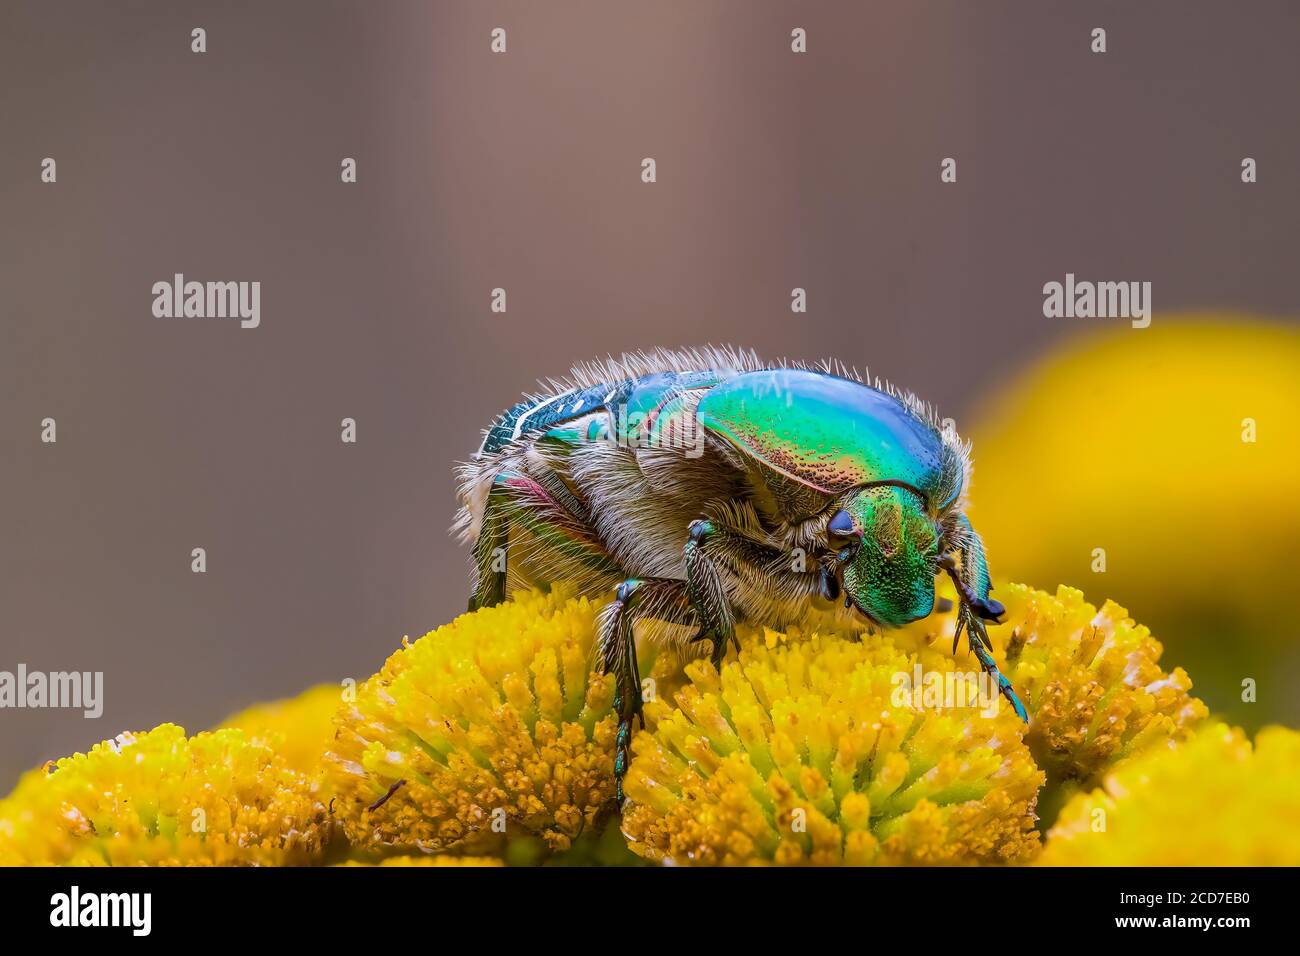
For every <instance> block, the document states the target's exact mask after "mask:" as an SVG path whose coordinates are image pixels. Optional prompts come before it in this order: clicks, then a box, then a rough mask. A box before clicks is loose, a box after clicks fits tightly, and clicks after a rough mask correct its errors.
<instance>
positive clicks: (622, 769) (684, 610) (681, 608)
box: [599, 578, 697, 804]
mask: <svg viewBox="0 0 1300 956" xmlns="http://www.w3.org/2000/svg"><path fill="white" fill-rule="evenodd" d="M643 618H656V619H659V620H663V621H667V622H669V623H671V624H686V625H691V624H694V623H695V622H696V620H697V617H696V615H695V612H694V611H692V609H691V607H690V602H689V601H688V599H687V597H686V587H685V585H684V584H683V583H682V582H681V581H674V580H669V579H664V578H652V579H646V580H640V579H637V578H628V579H627V580H626V581H624V582H623V583H622V584H620V585H619V586H618V588H617V590H616V591H615V592H614V600H613V601H612V602H610V603H609V604H607V605H605V608H604V609H603V610H602V611H601V615H600V622H599V641H600V643H599V647H600V656H601V668H602V669H601V673H603V674H613V675H614V710H615V712H616V713H617V714H618V735H617V737H616V738H615V739H616V751H615V756H614V778H615V780H616V787H617V797H618V802H619V803H620V804H622V802H623V776H624V775H625V774H626V773H627V768H628V763H629V761H630V759H631V744H632V721H633V719H634V718H635V719H639V720H640V721H641V726H642V727H643V728H644V727H645V715H644V714H643V712H642V704H643V701H642V699H641V672H640V669H639V668H638V666H637V660H636V634H635V628H634V626H635V624H636V622H637V621H639V620H641V619H643Z"/></svg>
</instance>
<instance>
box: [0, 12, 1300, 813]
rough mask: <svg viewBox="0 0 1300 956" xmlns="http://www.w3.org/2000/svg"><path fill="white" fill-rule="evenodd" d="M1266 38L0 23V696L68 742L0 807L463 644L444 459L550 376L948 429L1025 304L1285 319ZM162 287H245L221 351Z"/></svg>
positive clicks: (3, 778)
mask: <svg viewBox="0 0 1300 956" xmlns="http://www.w3.org/2000/svg"><path fill="white" fill-rule="evenodd" d="M195 26H202V27H204V28H205V29H206V30H207V42H208V52H207V53H206V54H203V55H196V54H193V53H191V52H190V30H191V28H193V27H195ZM497 26H501V27H504V28H505V29H506V30H507V31H508V53H506V54H505V55H493V54H492V53H491V52H490V50H489V32H490V31H491V30H492V28H494V27H497ZM796 26H799V27H803V28H805V29H806V30H807V34H808V47H809V52H808V53H807V54H806V55H794V54H792V53H791V52H790V30H791V29H792V28H793V27H796ZM1094 26H1102V27H1104V28H1106V30H1107V32H1108V46H1109V50H1108V52H1107V53H1106V54H1104V55H1100V56H1098V55H1094V54H1092V53H1091V52H1090V51H1089V31H1090V29H1091V28H1092V27H1094ZM1297 39H1300V7H1297V6H1296V5H1295V4H1293V3H1285V2H1278V3H1262V2H1260V3H1251V4H1249V5H1244V6H1240V5H1239V6H1233V5H1229V4H1224V3H1205V2H1187V0H1183V2H1172V0H1171V2H1152V3H1143V4H1140V5H1132V4H1124V3H1089V4H1069V5H1067V4H1040V3H1034V2H1028V0H1026V2H1017V3H978V4H976V3H967V2H951V3H906V2H894V3H803V4H797V5H796V4H793V3H786V2H776V0H770V2H769V0H733V2H708V3H703V2H700V3H688V2H656V3H632V2H603V0H602V2H596V0H592V2H581V3H576V2H558V0H557V2H546V3H538V2H535V0H534V2H519V3H489V2H461V3H449V2H437V3H393V2H383V3H347V4H340V3H319V2H277V3H273V4H268V3H260V4H255V3H248V4H235V3H232V4H222V5H220V6H217V5H211V6H204V5H200V4H191V3H161V2H156V3H115V4H100V3H14V2H12V0H9V2H6V3H5V4H4V5H3V7H2V8H0V321H2V325H0V394H2V399H0V449H3V459H2V461H0V542H2V543H0V549H2V550H0V560H2V562H3V563H2V564H0V614H2V616H0V669H5V670H13V669H14V668H15V667H16V665H17V664H18V663H19V662H24V663H26V664H27V665H28V667H29V668H32V669H37V670H45V671H50V670H62V669H76V670H92V671H93V670H102V671H104V672H105V684H106V687H105V697H106V705H105V711H104V715H103V717H102V719H100V720H98V721H87V720H84V719H83V718H82V717H81V716H80V714H79V713H75V712H68V711H54V710H45V711H28V710H24V711H14V710H6V711H0V792H3V791H6V790H8V788H9V786H10V784H11V782H12V780H13V779H14V777H15V776H16V774H17V773H18V771H19V770H21V769H23V768H25V767H29V766H32V765H34V764H36V763H38V762H40V761H41V760H43V759H46V758H47V757H53V756H59V755H62V754H64V753H67V752H70V751H73V750H77V749H84V748H85V747H86V746H87V745H89V744H90V743H93V742H94V741H96V740H99V739H101V738H103V737H106V736H111V735H113V734H115V733H117V732H118V731H120V730H122V729H125V728H146V727H150V726H153V725H155V724H157V723H159V722H161V721H164V720H172V721H175V722H177V723H181V724H183V725H185V726H186V727H187V728H189V729H191V730H197V729H199V728H201V727H203V726H205V725H207V724H210V723H212V722H214V721H216V720H218V719H219V718H221V717H222V716H223V715H225V714H226V713H228V712H230V711H232V710H234V709H236V708H238V707H241V706H243V705H246V704H248V703H250V702H253V701H256V700H259V699H265V698H270V697H275V696H280V695H285V694H289V693H292V692H294V691H296V690H298V689H300V688H302V687H304V686H306V685H308V684H310V683H312V682H315V681H320V680H337V679H339V678H341V677H344V676H353V677H356V678H358V679H361V678H364V677H365V676H366V675H368V674H369V673H371V672H372V671H373V670H375V668H376V667H377V666H378V665H379V663H380V662H381V661H382V659H383V657H384V656H385V655H386V654H387V653H388V652H389V651H390V650H392V649H393V648H395V647H396V646H397V643H398V641H399V640H400V638H401V636H402V635H403V634H411V635H413V636H414V635H418V634H421V633H423V632H424V631H426V630H428V629H430V628H431V627H433V626H435V625H437V624H439V623H441V622H443V621H445V620H447V619H448V618H450V617H451V616H452V615H454V614H456V613H458V612H459V611H461V610H462V609H463V607H464V600H465V573H466V556H465V554H464V552H463V551H462V550H461V549H460V548H459V547H458V546H457V545H456V544H455V543H454V542H452V541H451V540H450V539H449V537H448V535H447V533H446V528H447V525H448V523H449V521H450V519H451V515H452V510H453V496H452V480H451V463H452V461H453V460H454V459H457V458H460V457H463V456H465V455H467V454H468V453H469V452H470V451H472V450H473V448H474V447H476V445H477V442H478V437H479V429H480V428H481V427H483V426H484V425H486V424H487V423H488V421H489V420H490V419H491V417H492V416H493V415H494V414H495V413H496V412H498V411H499V410H501V409H502V408H504V407H505V406H506V405H508V404H510V403H511V402H513V401H514V400H515V398H516V397H517V396H518V394H519V393H520V392H521V391H524V390H527V389H528V388H529V387H530V386H531V385H532V384H533V383H534V381H535V380H536V379H537V378H538V377H541V376H545V375H552V374H558V373H562V372H564V371H565V369H566V368H567V366H568V365H569V364H570V363H571V362H572V361H573V360H576V359H583V358H589V357H594V356H596V355H603V354H605V353H607V352H615V353H617V352H619V351H622V350H625V349H633V348H639V347H649V346H655V345H667V346H679V345H688V344H697V343H702V342H706V341H708V342H729V343H736V344H741V345H746V346H752V347H753V348H756V349H757V350H758V351H759V352H760V353H762V354H764V355H768V356H788V357H791V358H814V359H815V358H820V357H823V356H827V355H834V356H838V357H839V358H841V359H843V360H845V361H847V362H851V363H856V364H869V365H870V367H871V369H872V371H873V372H878V373H880V374H882V375H887V376H888V377H890V378H891V379H893V380H894V381H896V382H899V383H901V384H904V385H907V386H909V387H911V388H913V389H915V390H917V391H918V392H920V393H921V394H923V395H924V396H926V397H928V398H930V399H931V400H933V401H935V402H937V403H938V404H939V406H940V408H941V409H943V410H944V411H945V413H947V414H953V415H955V416H956V417H957V418H958V421H959V423H960V422H961V420H962V418H961V416H962V414H963V412H965V411H966V410H968V409H971V408H973V407H974V406H975V403H976V402H978V401H979V400H980V399H981V397H982V396H984V395H986V394H987V393H988V392H989V391H990V390H992V389H994V388H996V386H997V385H998V383H999V382H1000V381H1001V380H1002V379H1003V378H1004V377H1005V376H1007V375H1009V374H1011V373H1012V372H1014V371H1015V370H1016V369H1018V368H1019V367H1020V366H1021V365H1023V364H1024V363H1026V362H1028V361H1030V360H1031V359H1032V358H1033V357H1034V356H1035V355H1036V354H1038V353H1039V352H1040V351H1041V350H1043V349H1044V348H1047V347H1048V346H1050V345H1052V344H1053V343H1054V342H1057V341H1058V340H1060V339H1062V338H1063V337H1065V336H1067V335H1069V334H1071V333H1074V332H1078V331H1080V330H1082V329H1085V328H1088V327H1089V322H1088V320H1073V321H1072V320H1048V319H1045V318H1044V317H1043V315H1042V292H1041V289H1042V285H1043V283H1044V282H1047V281H1050V280H1054V279H1055V280H1061V279H1063V277H1064V274H1065V273H1066V272H1067V271H1073V272H1075V273H1076V274H1078V275H1079V276H1080V277H1081V278H1093V279H1112V280H1130V279H1131V280H1145V281H1150V282H1152V284H1153V288H1154V302H1155V309H1156V317H1155V323H1157V324H1159V323H1160V321H1161V319H1160V314H1161V312H1162V311H1168V310H1174V309H1185V308H1233V309H1238V310H1242V311H1247V312H1250V311H1254V312H1260V313H1265V314H1274V315H1288V314H1289V315H1297V314H1300V289H1298V288H1297V282H1296V262H1297V243H1296V235H1295V230H1296V224H1297V222H1300V190H1297V186H1296V175H1297V172H1298V171H1300V125H1297V123H1296V122H1295V109H1296V92H1297V90H1300V58H1297V56H1296V55H1295V50H1296V41H1297ZM47 156H49V157H54V158H55V159H56V160H57V162H58V182H57V184H55V185H48V184H43V183H41V182H40V163H41V160H42V159H43V158H44V157H47ZM345 156H352V157H355V158H356V159H357V161H358V166H359V182H358V183H357V184H356V185H343V184H342V183H340V181H339V163H340V161H341V159H342V158H343V157H345ZM646 156H652V157H654V158H655V159H656V161H657V163H658V182H657V183H655V184H653V185H644V184H642V183H641V181H640V176H639V174H640V162H641V159H642V158H643V157H646ZM947 156H952V157H955V158H956V159H957V161H958V182H957V183H956V184H954V185H945V184H942V183H940V181H939V164H940V161H941V160H942V159H943V158H944V157H947ZM1243 156H1253V157H1255V158H1256V159H1257V160H1258V162H1259V177H1260V179H1259V182H1258V183H1257V184H1255V185H1252V186H1248V187H1247V186H1244V185H1243V184H1242V183H1241V182H1240V178H1239V169H1240V162H1241V158H1242V157H1243ZM175 272H183V273H185V274H186V276H187V278H191V279H198V280H200V281H204V280H260V281H261V283H262V322H261V327H260V328H258V329H256V330H242V329H240V328H239V327H238V324H237V323H235V322H230V321H225V322H220V321H215V320H213V321H210V322H209V321H205V320H179V319H173V320H168V319H156V318H154V317H153V316H152V315H151V311H150V309H151V303H152V295H151V292H150V287H151V286H152V284H153V283H154V282H155V281H158V280H167V279H170V277H171V276H172V274H173V273H175ZM497 286H500V287H504V288H505V289H506V290H507V293H508V297H509V299H508V301H509V311H508V312H507V313H506V314H505V315H494V314H492V313H491V312H490V311H489V308H488V305H489V293H490V290H491V289H492V288H494V287H497ZM795 286H802V287H805V288H806V289H807V290H808V299H809V312H808V314H807V315H806V316H795V315H792V314H791V312H790V309H789V301H790V299H789V297H790V290H791V288H792V287H795ZM1099 321H1101V320H1093V322H1094V323H1095V322H1099ZM1134 334H1136V335H1140V334H1142V333H1140V332H1135V333H1134ZM46 416H50V417H54V418H56V419H57V422H58V443H57V444H56V445H43V444H41V443H40V440H39V427H40V426H39V423H40V421H41V419H43V418H45V417H46ZM345 416H351V417H354V418H356V420H357V422H358V428H359V440H358V443H357V444H356V445H344V444H342V443H341V442H340V441H339V420H340V419H341V418H343V417H345ZM195 547H204V548H206V549H207V554H208V572H207V573H206V574H205V575H196V574H193V573H191V571H190V551H191V549H192V548H195ZM994 561H995V570H996V556H994ZM1034 583H1040V584H1044V585H1047V586H1054V585H1055V584H1056V582H1055V581H1043V582H1034ZM1089 596H1090V597H1099V596H1102V595H1096V594H1092V593H1091V592H1090V595H1089ZM1130 603H1131V604H1132V603H1133V602H1130ZM1131 610H1133V612H1134V614H1135V615H1137V616H1139V619H1141V611H1142V608H1141V607H1138V606H1132V607H1131ZM1288 613H1289V612H1288Z"/></svg>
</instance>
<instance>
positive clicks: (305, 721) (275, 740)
mask: <svg viewBox="0 0 1300 956" xmlns="http://www.w3.org/2000/svg"><path fill="white" fill-rule="evenodd" d="M342 699H343V688H342V687H341V686H339V685H338V684H319V685H317V686H316V687H312V688H310V689H309V690H306V691H303V692H302V693H301V694H299V695H298V696H297V697H289V698H286V699H284V700H276V701H271V702H270V703H266V704H255V705H254V706H252V707H249V708H247V709H246V710H241V711H240V712H239V713H237V714H232V715H231V716H230V717H227V718H226V719H225V720H223V721H222V722H221V725H220V726H221V727H235V728H238V729H239V730H242V731H243V732H244V734H245V735H246V736H247V737H248V739H249V740H252V741H254V742H256V743H262V744H265V745H266V746H268V747H270V748H271V749H272V750H274V751H275V752H276V753H277V754H278V755H279V756H280V757H281V758H282V759H283V760H284V762H285V764H286V765H287V766H288V767H290V768H291V769H293V770H298V771H300V772H302V773H306V774H309V775H315V774H318V773H319V772H320V771H321V769H322V767H323V762H322V756H323V754H324V753H325V750H326V749H327V748H328V747H329V745H330V743H331V742H332V741H333V739H334V712H335V711H336V710H338V708H339V703H340V702H341V701H342Z"/></svg>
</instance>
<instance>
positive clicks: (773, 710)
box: [623, 628, 1042, 865]
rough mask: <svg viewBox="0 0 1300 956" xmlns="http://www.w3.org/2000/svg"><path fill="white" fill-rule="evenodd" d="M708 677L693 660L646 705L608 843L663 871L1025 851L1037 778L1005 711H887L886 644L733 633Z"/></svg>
mask: <svg viewBox="0 0 1300 956" xmlns="http://www.w3.org/2000/svg"><path fill="white" fill-rule="evenodd" d="M740 636H741V651H740V655H739V659H738V660H734V661H731V662H729V663H727V664H726V665H725V666H724V668H723V672H722V675H721V677H719V675H718V673H717V671H715V670H714V669H713V667H712V666H711V665H709V664H707V663H704V662H694V663H692V664H690V665H689V666H688V667H687V674H688V675H689V677H690V680H691V683H690V684H689V685H688V686H686V687H685V688H684V689H683V690H681V691H680V692H679V693H678V694H677V695H676V701H677V704H678V709H677V710H676V711H673V710H671V709H670V708H669V707H668V706H667V705H666V704H664V703H663V702H662V701H657V702H652V703H650V704H648V705H647V713H648V717H649V718H650V721H651V724H652V726H653V728H654V729H653V731H651V732H647V733H642V734H640V735H638V736H637V737H636V738H635V741H634V743H633V760H632V765H631V768H630V770H629V773H628V780H627V793H628V797H629V799H630V801H631V805H630V806H629V807H628V808H626V809H625V812H624V816H623V831H624V833H625V835H626V836H627V837H628V840H629V846H630V847H631V849H632V850H633V851H634V852H636V853H638V854H639V855H641V856H644V857H646V858H648V859H652V860H661V861H665V862H673V863H677V864H697V865H710V864H725V865H735V864H745V863H766V862H772V863H777V864H800V863H807V864H819V865H829V864H841V863H844V864H855V865H862V864H875V863H889V864H897V863H975V862H999V863H1012V862H1020V861H1023V860H1026V859H1028V858H1029V857H1031V856H1032V855H1033V854H1034V853H1035V852H1036V851H1037V849H1038V833H1037V831H1036V830H1035V827H1034V800H1035V797H1036V795H1037V792H1038V788H1039V787H1040V786H1041V785H1042V774H1041V773H1040V772H1039V771H1038V769H1037V768H1036V767H1035V766H1034V763H1033V760H1032V758H1031V757H1030V755H1029V752H1028V750H1027V749H1026V748H1025V746H1024V744H1023V743H1022V741H1021V733H1022V726H1021V725H1020V723H1019V721H1018V720H1017V719H1016V717H1015V716H1014V714H1012V713H1011V712H1010V710H1009V708H1008V709H1004V710H1002V711H1001V712H1000V713H999V714H998V715H997V716H996V717H993V718H990V719H978V718H974V719H973V718H972V716H971V713H970V712H969V711H953V712H951V713H940V712H927V711H926V710H924V709H922V708H916V707H914V706H913V705H912V702H911V701H910V699H909V700H907V701H903V702H901V703H900V702H898V701H897V700H895V689H896V687H897V681H896V679H895V675H897V674H899V673H905V672H909V671H910V670H911V664H910V661H909V659H908V658H907V657H906V656H905V655H903V654H902V653H900V652H899V651H898V650H897V649H896V648H894V647H893V646H892V644H890V643H889V642H888V641H884V640H881V641H867V642H863V641H858V640H855V639H852V638H848V637H844V636H840V635H819V634H813V635H811V636H809V637H807V638H806V639H804V640H799V641H787V640H786V639H785V636H784V635H778V634H776V633H774V632H771V631H766V632H762V633H759V632H755V631H753V630H751V629H747V628H742V629H741V635H740Z"/></svg>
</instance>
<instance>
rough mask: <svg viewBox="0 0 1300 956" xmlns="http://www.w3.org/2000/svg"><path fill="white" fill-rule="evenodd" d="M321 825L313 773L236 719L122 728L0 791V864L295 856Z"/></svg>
mask: <svg viewBox="0 0 1300 956" xmlns="http://www.w3.org/2000/svg"><path fill="white" fill-rule="evenodd" d="M329 835H330V824H329V819H328V811H327V808H326V806H325V805H324V804H323V803H322V802H321V800H320V799H319V798H318V795H317V793H316V792H315V788H314V784H313V782H312V781H311V780H310V779H309V778H308V777H307V776H306V775H305V774H302V773H300V772H298V771H296V770H293V769H291V768H289V767H288V766H287V765H286V764H285V763H284V761H283V760H281V759H280V758H279V757H278V756H277V755H276V754H275V752H274V751H272V750H271V749H270V748H268V747H266V746H264V745H262V744H260V743H255V742H253V741H251V740H249V739H248V737H247V736H246V735H245V734H244V733H243V732H241V731H238V730H217V731H211V732H208V733H201V734H198V735H196V736H194V737H191V738H186V736H185V731H184V730H183V729H182V728H180V727H177V726H175V725H174V724H163V725H161V726H159V727H156V728H155V729H153V730H151V731H148V732H146V733H138V734H131V733H128V734H122V735H121V736H119V737H117V738H115V739H114V740H107V741H104V742H103V743H99V744H96V745H95V746H94V747H92V748H91V749H90V751H89V752H87V753H84V754H74V755H73V756H71V757H64V758H63V759H61V760H59V761H57V762H51V763H49V764H47V765H46V766H45V767H41V768H39V769H36V770H33V771H31V772H29V773H27V774H25V775H24V776H23V778H22V779H21V780H20V781H19V783H18V786H17V788H16V789H15V790H14V792H13V793H12V794H10V795H9V796H8V797H7V798H5V799H4V800H3V801H0V866H3V865H7V866H32V865H59V864H70V865H73V866H104V865H109V866H129V865H136V864H150V865H196V864H197V865H204V864H208V865H217V866H223V865H256V864H302V863H307V862H311V861H313V860H314V859H316V858H317V857H318V856H319V854H320V852H321V850H322V848H323V846H324V844H325V843H326V842H328V839H329Z"/></svg>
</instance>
